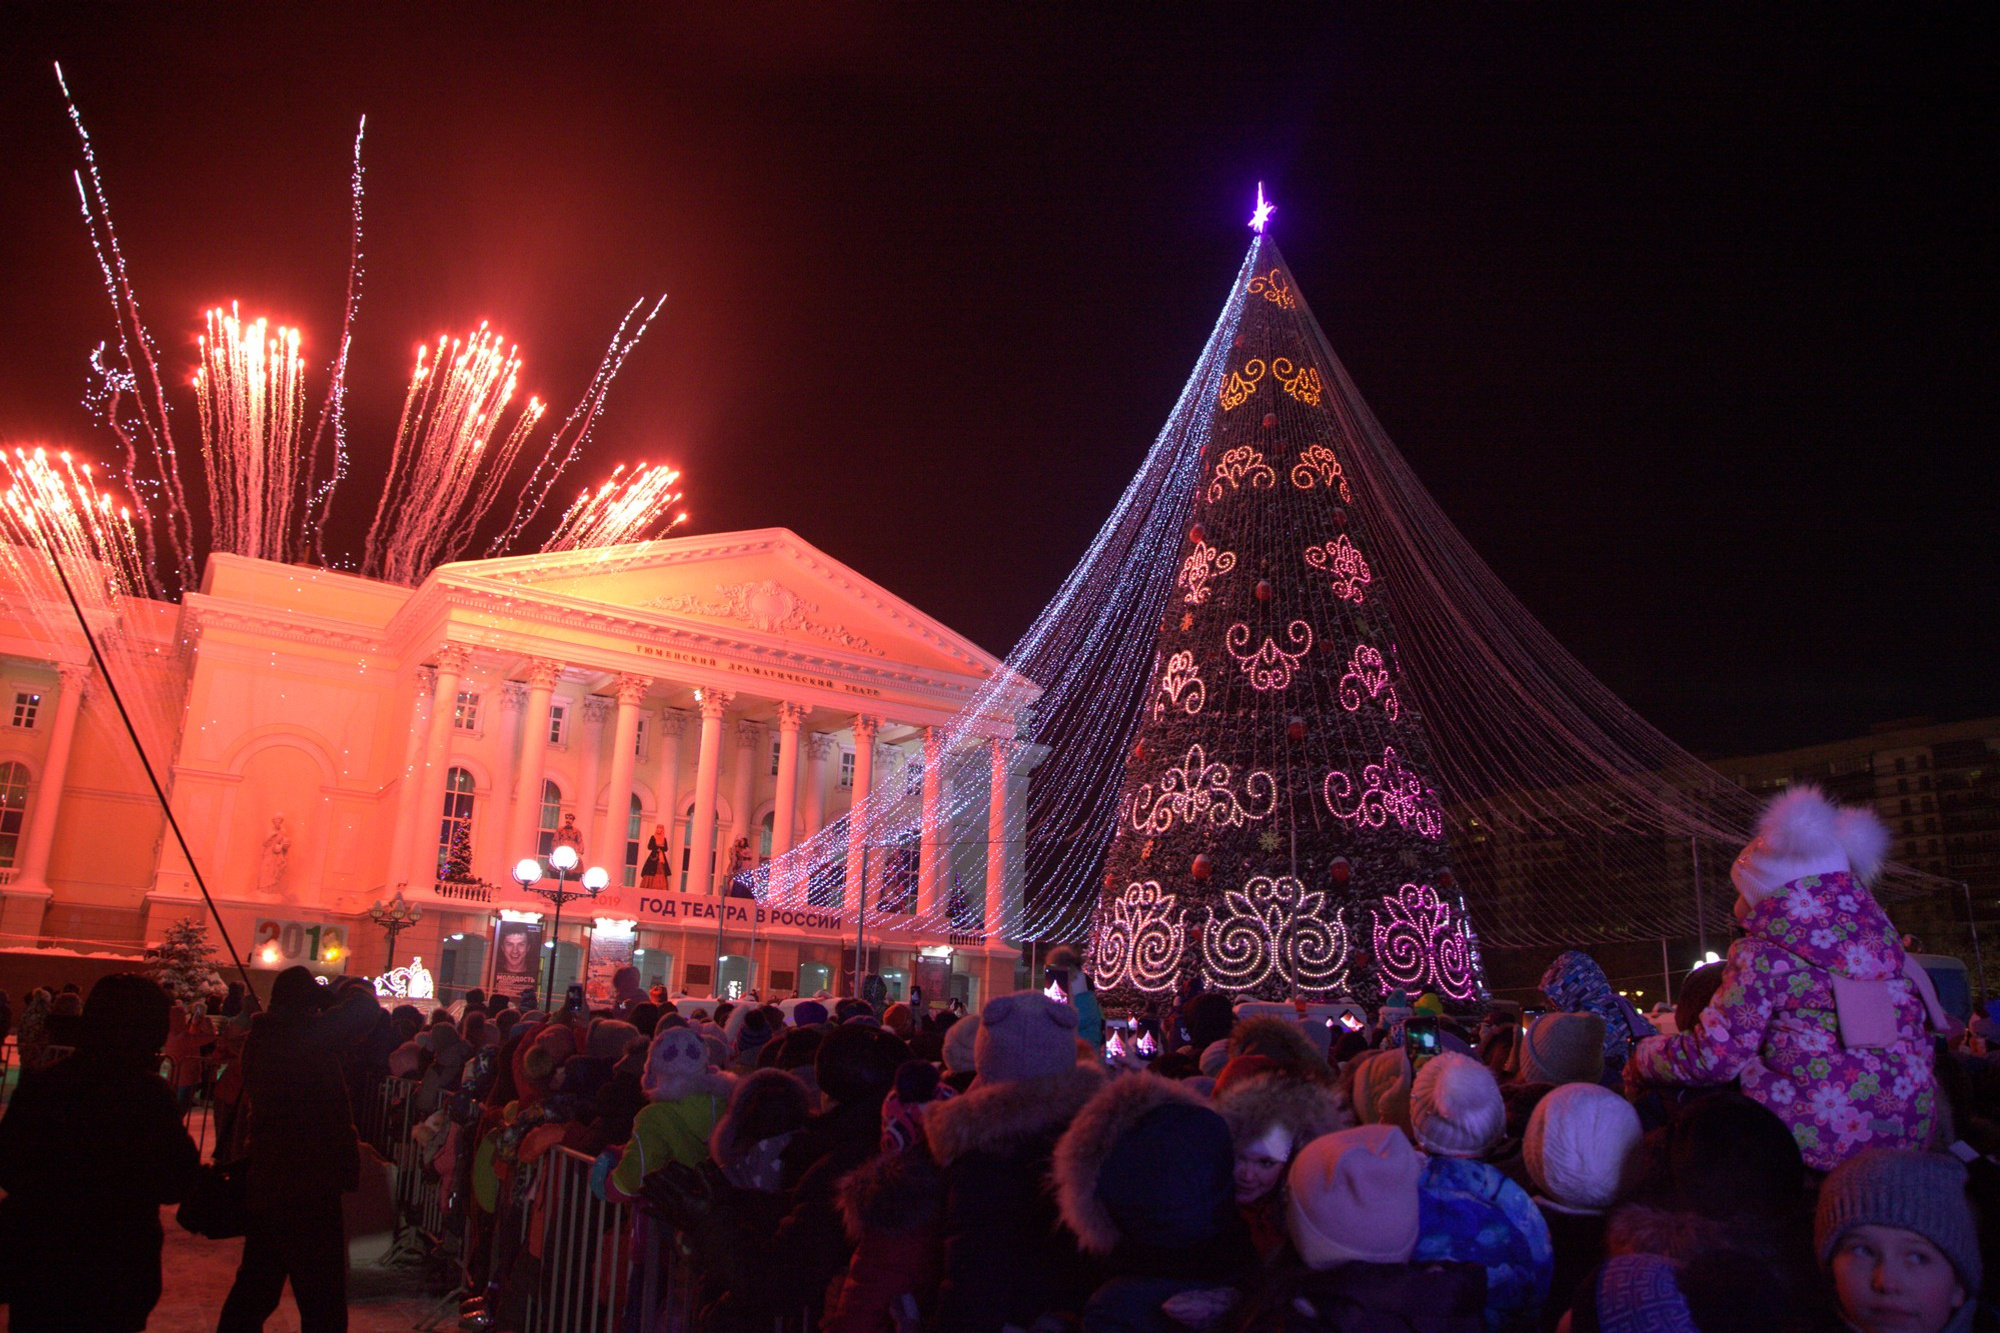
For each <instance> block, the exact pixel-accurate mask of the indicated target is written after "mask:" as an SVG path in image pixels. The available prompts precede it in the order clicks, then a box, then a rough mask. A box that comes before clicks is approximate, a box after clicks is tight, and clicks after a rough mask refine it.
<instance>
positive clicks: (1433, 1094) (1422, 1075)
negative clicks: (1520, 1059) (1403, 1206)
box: [1410, 1052, 1507, 1157]
mask: <svg viewBox="0 0 2000 1333" xmlns="http://www.w3.org/2000/svg"><path fill="white" fill-rule="evenodd" d="M1410 1127H1411V1129H1413V1130H1414V1131H1415V1132H1416V1138H1417V1144H1418V1146H1419V1147H1421V1148H1423V1149H1425V1150H1426V1151H1429V1152H1434V1153H1437V1154H1439V1155H1440V1156H1443V1157H1478V1156H1481V1155H1482V1154H1484V1153H1485V1152H1486V1150H1487V1149H1489V1148H1491V1147H1492V1146H1493V1145H1494V1144H1496V1143H1498V1142H1499V1141H1500V1136H1501V1135H1502V1134H1503V1133H1505V1132H1506V1129H1507V1107H1506V1104H1505V1103H1504V1102H1502V1101H1501V1100H1500V1085H1499V1084H1498V1083H1496V1082H1494V1080H1493V1071H1492V1070H1490V1069H1488V1068H1487V1067H1486V1066H1485V1065H1482V1064H1480V1063H1479V1061H1477V1060H1474V1059H1473V1058H1472V1057H1470V1056H1466V1055H1454V1054H1451V1053H1450V1052H1446V1053H1445V1054H1443V1055H1440V1056H1436V1057H1433V1058H1432V1059H1431V1060H1430V1062H1429V1063H1427V1064H1426V1065H1425V1066H1424V1067H1423V1068H1422V1069H1420V1070H1419V1071H1417V1081H1416V1084H1415V1086H1414V1087H1413V1088H1412V1089H1411V1091H1410Z"/></svg>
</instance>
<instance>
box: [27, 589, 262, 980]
mask: <svg viewBox="0 0 2000 1333" xmlns="http://www.w3.org/2000/svg"><path fill="white" fill-rule="evenodd" d="M47 554H48V557H49V565H50V567H51V568H53V569H54V570H55V572H56V578H57V579H59V580H60V581H61V582H62V590H63V595H64V596H65V597H67V598H69V609H70V610H72V611H74V612H76V623H77V628H79V629H81V630H82V631H83V641H84V642H85V643H87V644H89V645H90V657H91V660H92V661H94V662H96V663H97V670H98V673H99V674H100V675H102V676H103V677H104V687H105V688H106V689H107V690H109V691H110V692H111V702H112V703H114V704H116V705H117V706H118V720H119V721H120V722H123V723H124V724H125V734H126V735H127V736H130V737H131V738H132V748H133V749H134V750H136V751H138V752H139V767H141V768H143V769H145V770H146V781H147V782H149V783H151V784H152V786H153V797H154V799H156V800H157V801H159V803H160V810H161V811H162V812H163V813H164V814H165V815H166V817H167V827H168V828H170V829H172V830H173V831H174V841H175V842H176V843H178V844H180V849H181V855H182V856H183V857H185V858H186V859H187V863H188V873H189V874H191V875H193V876H194V886H195V887H196V888H197V889H200V890H201V900H202V901H203V902H205V903H207V904H208V914H209V917H210V918H211V919H212V920H214V922H215V933H216V934H218V935H220V936H221V937H222V947H223V948H225V949H227V950H229V959H230V961H231V962H233V963H235V964H236V971H237V973H238V975H240V976H241V977H242V978H243V989H244V990H246V991H248V990H254V989H255V988H254V987H253V986H252V985H251V984H250V969H249V967H248V966H247V965H246V964H245V963H244V961H243V958H242V956H241V955H239V954H238V953H237V952H236V942H235V941H234V940H232V939H230V938H229V927H228V926H226V925H224V924H223V921H222V913H221V912H220V911H218V910H217V909H216V906H215V899H214V897H213V896H211V895H210V894H209V891H208V882H207V881H206V880H204V879H203V878H202V877H201V867H200V866H198V865H196V864H195V861H194V853H193V852H191V851H189V850H188V844H187V837H186V835H184V834H183V833H182V832H181V822H180V820H178V819H175V818H174V807H173V805H172V804H171V803H170V802H169V801H168V800H167V791H166V788H164V787H162V786H161V785H160V778H159V775H158V774H157V773H155V772H153V761H152V760H151V759H149V758H148V757H147V756H146V747H145V746H144V745H143V744H141V743H140V741H139V732H138V729H137V728H136V727H134V726H133V725H132V715H131V714H130V713H128V712H126V711H125V696H124V695H122V694H120V693H119V692H118V682H117V681H116V680H114V679H112V676H111V667H110V666H109V664H107V663H106V662H105V660H104V653H103V651H102V650H101V649H99V648H98V646H97V636H96V635H95V634H92V633H91V632H90V622H89V621H88V620H86V619H84V615H83V607H82V606H81V605H79V604H78V602H77V600H76V590H75V589H74V588H71V587H70V586H69V575H68V574H65V573H64V572H63V567H62V561H60V560H58V559H57V558H56V556H55V554H54V553H53V552H49V553H47ZM57 795H58V796H59V795H60V793H57Z"/></svg>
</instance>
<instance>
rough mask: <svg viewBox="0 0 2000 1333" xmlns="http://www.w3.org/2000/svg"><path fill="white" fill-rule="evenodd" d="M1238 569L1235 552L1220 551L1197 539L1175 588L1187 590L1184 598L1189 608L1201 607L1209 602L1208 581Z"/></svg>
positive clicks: (1183, 562)
mask: <svg viewBox="0 0 2000 1333" xmlns="http://www.w3.org/2000/svg"><path fill="white" fill-rule="evenodd" d="M1234 568H1236V553H1235V552H1234V551H1218V550H1216V549H1215V548H1214V547H1213V546H1210V545H1209V544H1208V543H1207V542H1205V541H1203V540H1201V538H1199V537H1197V538H1195V542H1194V549H1193V550H1192V551H1189V552H1188V555H1187V559H1186V560H1183V561H1182V562H1181V574H1180V578H1179V579H1177V580H1176V581H1175V586H1176V587H1180V588H1186V589H1187V596H1186V597H1184V598H1182V600H1183V601H1185V602H1186V603H1187V604H1188V605H1189V606H1200V605H1201V604H1202V603H1203V602H1205V601H1207V600H1208V581H1209V579H1211V578H1212V577H1214V576H1215V575H1217V574H1227V573H1228V572H1229V571H1230V570H1232V569H1234Z"/></svg>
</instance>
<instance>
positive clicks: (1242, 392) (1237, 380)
mask: <svg viewBox="0 0 2000 1333" xmlns="http://www.w3.org/2000/svg"><path fill="white" fill-rule="evenodd" d="M1263 378H1264V363H1263V362H1262V361H1257V360H1251V361H1245V362H1244V363H1243V364H1242V365H1241V366H1240V367H1238V368H1237V369H1235V370H1232V371H1230V372H1229V378H1228V379H1226V380H1224V381H1223V382H1222V387H1221V388H1220V389H1218V390H1217V391H1216V395H1215V396H1216V401H1218V402H1220V403H1221V404H1222V410H1223V411H1225V412H1234V411H1235V410H1236V409H1237V408H1239V407H1241V406H1243V404H1245V403H1247V402H1249V401H1250V395H1252V394H1254V393H1256V392H1257V385H1258V384H1259V383H1261V382H1262V381H1263Z"/></svg>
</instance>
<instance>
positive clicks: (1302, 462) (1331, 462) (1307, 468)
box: [1292, 444, 1354, 504]
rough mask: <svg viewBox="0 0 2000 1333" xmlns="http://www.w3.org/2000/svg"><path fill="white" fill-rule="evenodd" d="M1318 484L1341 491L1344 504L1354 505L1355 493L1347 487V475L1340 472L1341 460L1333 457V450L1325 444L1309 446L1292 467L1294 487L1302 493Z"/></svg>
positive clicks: (1341, 499)
mask: <svg viewBox="0 0 2000 1333" xmlns="http://www.w3.org/2000/svg"><path fill="white" fill-rule="evenodd" d="M1314 482H1318V483H1319V484H1321V485H1323V486H1325V487H1326V488H1327V489H1328V490H1334V489H1336V488H1338V489H1339V491H1340V502H1341V503H1342V504H1353V503H1354V492H1353V491H1351V490H1349V489H1348V487H1347V474H1346V473H1345V472H1342V471H1341V470H1340V460H1339V459H1338V458H1335V457H1334V456H1333V450H1331V449H1329V448H1327V447H1326V446H1325V445H1323V444H1309V445H1307V446H1306V451H1305V452H1304V453H1302V454H1300V455H1299V461H1298V462H1297V463H1295V464H1293V465H1292V485H1294V486H1296V487H1298V488H1299V489H1300V490H1302V491H1309V490H1311V489H1312V488H1313V483H1314Z"/></svg>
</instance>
